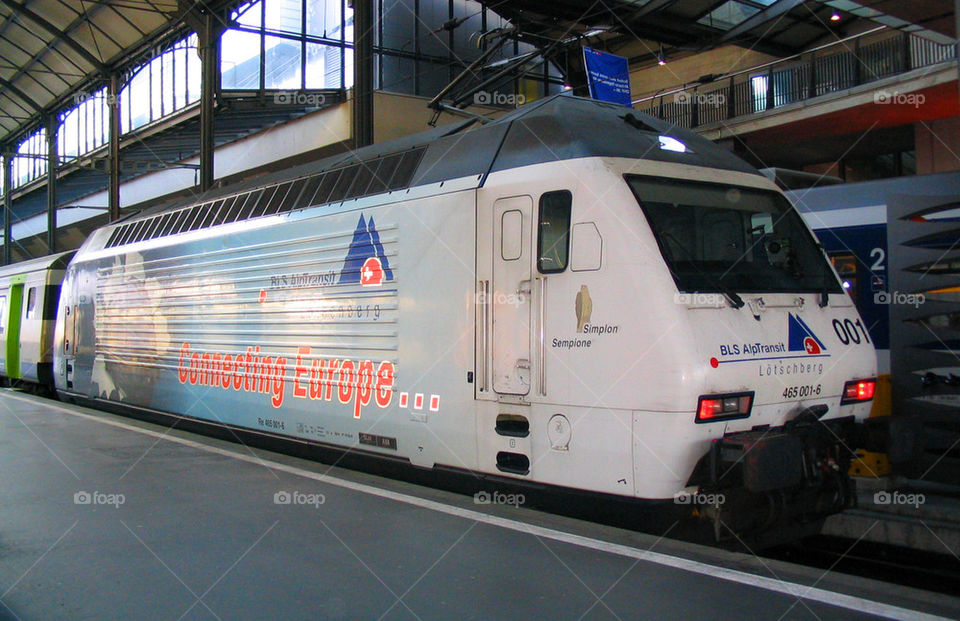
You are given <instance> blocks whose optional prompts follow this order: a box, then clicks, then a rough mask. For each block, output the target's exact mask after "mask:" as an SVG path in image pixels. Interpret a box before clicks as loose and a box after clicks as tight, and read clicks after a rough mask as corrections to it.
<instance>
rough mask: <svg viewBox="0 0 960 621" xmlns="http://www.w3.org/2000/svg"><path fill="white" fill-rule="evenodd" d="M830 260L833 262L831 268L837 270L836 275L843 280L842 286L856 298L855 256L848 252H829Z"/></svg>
mask: <svg viewBox="0 0 960 621" xmlns="http://www.w3.org/2000/svg"><path fill="white" fill-rule="evenodd" d="M830 262H831V263H833V269H835V270H837V276H839V277H840V280H841V281H843V288H844V289H845V290H846V291H847V293H849V294H850V297H852V298H853V299H854V300H856V299H857V289H858V287H857V285H858V284H859V283H858V282H857V257H855V256H853V255H852V254H849V253H845V252H842V253H831V254H830Z"/></svg>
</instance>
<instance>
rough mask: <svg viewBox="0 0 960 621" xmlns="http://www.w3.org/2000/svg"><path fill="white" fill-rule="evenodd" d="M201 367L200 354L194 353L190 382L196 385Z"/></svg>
mask: <svg viewBox="0 0 960 621" xmlns="http://www.w3.org/2000/svg"><path fill="white" fill-rule="evenodd" d="M199 369H200V354H192V355H191V356H190V384H191V385H195V384H196V383H197V373H198V372H199Z"/></svg>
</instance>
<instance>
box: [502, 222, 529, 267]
mask: <svg viewBox="0 0 960 621" xmlns="http://www.w3.org/2000/svg"><path fill="white" fill-rule="evenodd" d="M521 254H523V212H521V211H520V210H518V209H511V210H510V211H505V212H503V215H502V216H501V217H500V257H501V258H502V259H503V260H504V261H516V260H517V259H519V258H520V255H521Z"/></svg>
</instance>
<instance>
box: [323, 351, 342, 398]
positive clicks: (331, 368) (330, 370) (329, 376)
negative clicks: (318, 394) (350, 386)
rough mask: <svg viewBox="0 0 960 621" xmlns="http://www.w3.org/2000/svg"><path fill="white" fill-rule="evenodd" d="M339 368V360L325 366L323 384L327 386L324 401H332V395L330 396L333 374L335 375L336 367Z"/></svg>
mask: <svg viewBox="0 0 960 621" xmlns="http://www.w3.org/2000/svg"><path fill="white" fill-rule="evenodd" d="M339 366H340V361H339V360H331V361H330V364H329V366H327V379H326V380H325V382H324V383H325V384H326V386H327V393H326V395H325V396H324V397H323V399H324V401H332V400H333V394H332V393H333V374H334V373H336V371H337V367H339Z"/></svg>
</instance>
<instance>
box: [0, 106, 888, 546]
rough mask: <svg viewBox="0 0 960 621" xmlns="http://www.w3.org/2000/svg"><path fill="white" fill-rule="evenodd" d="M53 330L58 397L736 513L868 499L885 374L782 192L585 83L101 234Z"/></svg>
mask: <svg viewBox="0 0 960 621" xmlns="http://www.w3.org/2000/svg"><path fill="white" fill-rule="evenodd" d="M0 286H2V285H0ZM56 326H57V327H56V333H55V338H54V340H53V342H52V343H51V344H50V346H51V347H52V348H53V354H54V364H53V376H54V381H55V383H56V388H57V391H58V393H59V394H60V396H61V397H62V398H67V399H72V400H76V401H81V402H84V403H88V404H93V405H94V406H103V407H110V408H114V409H116V408H121V409H123V410H125V411H128V412H133V413H142V414H152V415H156V414H162V415H164V416H171V417H179V418H181V419H189V420H192V421H202V422H204V423H210V424H215V425H217V426H222V427H227V428H231V429H234V430H238V431H243V432H244V433H247V434H251V435H259V436H262V437H269V438H282V439H287V440H291V441H294V442H296V443H299V444H303V443H308V444H311V445H316V446H323V447H332V448H335V449H338V450H342V451H349V452H351V453H353V454H363V455H365V456H369V457H371V458H373V459H375V460H376V459H389V460H391V462H392V463H402V464H406V466H404V467H411V468H423V469H432V470H435V471H443V472H451V473H467V474H469V475H470V476H475V477H479V478H483V479H487V480H494V481H500V482H514V483H517V484H526V483H532V484H536V485H538V486H545V487H548V488H551V489H555V490H561V491H562V490H575V491H576V492H577V493H582V492H586V493H591V494H598V495H602V496H608V497H616V498H621V499H640V500H644V501H653V502H654V503H655V504H657V505H662V506H664V507H667V508H669V509H670V510H673V511H680V512H684V513H688V514H694V513H696V514H698V515H701V516H703V515H706V516H710V517H712V518H713V520H714V524H715V525H716V526H717V527H718V528H719V527H720V525H724V526H727V527H729V528H731V529H733V530H739V531H747V530H751V529H756V528H760V527H762V526H769V525H770V524H772V523H774V522H776V521H777V520H778V519H779V518H784V519H801V520H806V521H815V520H816V519H817V518H819V517H822V516H824V515H826V514H829V513H831V512H835V511H838V510H841V509H842V508H844V507H845V506H847V504H848V503H849V502H851V498H852V492H851V489H850V486H849V481H848V479H847V476H846V466H847V463H848V461H849V459H850V450H849V449H850V448H852V447H853V446H854V444H853V443H852V442H849V443H848V442H847V439H848V438H849V437H850V435H851V433H854V432H855V428H856V427H857V425H856V423H857V421H859V420H861V419H863V418H865V417H866V416H867V415H868V414H869V410H870V400H871V399H872V396H873V391H874V387H875V383H874V382H875V376H876V371H877V369H876V359H875V355H874V348H873V346H872V345H871V344H870V340H869V338H865V337H866V331H865V328H864V326H863V322H862V320H861V318H860V316H859V315H858V313H857V311H856V308H855V307H854V305H853V303H852V302H851V300H850V298H849V297H848V296H847V295H845V293H844V290H843V288H842V287H841V284H840V282H839V281H838V279H837V276H836V274H835V273H834V271H833V270H832V269H831V267H830V264H829V262H828V261H827V258H826V257H825V255H824V253H823V251H822V250H821V248H820V247H819V246H818V244H817V243H816V241H815V239H814V237H813V235H812V234H811V232H810V230H809V229H808V228H807V227H806V226H805V225H804V223H803V221H802V220H801V218H800V216H799V215H798V214H797V212H796V211H795V210H794V209H793V208H792V207H791V206H790V204H789V203H788V202H787V200H786V199H785V198H784V196H783V194H782V193H781V192H780V191H779V190H777V188H776V186H775V185H774V184H773V183H771V182H770V181H769V180H767V179H766V178H765V177H763V176H762V175H760V174H758V173H757V171H756V170H754V169H752V168H751V167H749V166H748V165H746V164H745V163H743V162H742V161H740V160H738V159H737V158H735V157H734V156H733V155H731V154H729V153H728V152H726V151H725V150H723V149H721V148H719V147H717V146H715V145H713V144H712V143H710V142H708V141H705V140H703V139H701V138H699V137H697V136H696V135H694V134H692V133H689V132H685V131H682V130H678V129H676V128H672V127H670V126H668V125H667V124H665V123H663V122H661V121H658V120H655V119H652V118H648V117H646V116H644V115H641V114H638V113H636V112H633V111H631V110H630V109H629V108H624V107H621V106H616V105H611V104H605V103H600V102H596V101H591V100H586V99H580V98H575V97H571V96H567V95H562V96H555V97H551V98H547V99H544V100H540V101H537V102H534V103H531V104H529V105H527V106H524V107H523V108H521V109H519V110H517V111H516V112H514V113H511V114H509V115H507V116H505V117H503V118H501V119H499V120H497V121H493V122H490V123H486V124H483V125H478V124H473V123H472V122H465V123H458V124H456V125H454V126H448V127H445V128H438V129H435V130H431V131H429V132H425V133H423V134H418V135H416V136H411V137H408V138H404V139H401V140H399V141H394V142H390V143H384V144H380V145H375V146H373V147H369V148H365V149H360V150H358V151H356V152H354V153H350V154H346V155H342V156H337V157H333V158H329V159H326V160H322V161H320V162H317V163H314V164H309V165H304V166H301V167H298V168H294V169H291V170H288V171H284V172H283V173H282V174H277V175H275V176H273V177H270V178H265V179H258V180H255V181H252V182H249V183H246V184H245V185H237V186H233V187H227V188H223V189H220V190H217V191H216V192H215V193H210V194H209V195H207V196H203V197H201V198H200V199H199V200H197V201H193V202H191V203H189V204H183V205H182V206H180V207H176V208H173V209H169V208H168V209H165V210H163V211H158V212H156V213H143V214H139V215H136V216H134V217H131V218H128V219H126V220H124V221H120V222H116V223H113V224H110V225H107V226H104V227H103V228H101V229H99V230H97V231H95V232H94V233H93V234H92V235H91V236H90V237H89V238H88V239H87V241H86V243H84V245H83V246H82V247H81V248H80V250H79V251H77V253H76V256H74V257H73V259H72V261H71V262H70V264H69V266H68V267H67V268H66V275H65V278H64V280H63V285H62V290H61V297H60V304H59V312H58V315H57V324H56ZM844 335H846V338H845V339H844V338H840V337H841V336H844ZM853 335H857V336H858V337H862V338H857V339H856V341H855V340H854V339H853V338H851V336H853ZM705 499H706V500H705Z"/></svg>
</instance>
